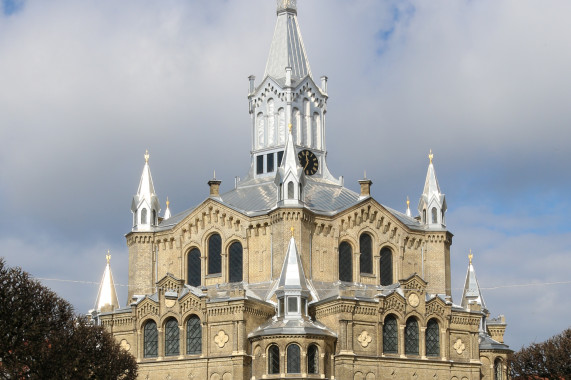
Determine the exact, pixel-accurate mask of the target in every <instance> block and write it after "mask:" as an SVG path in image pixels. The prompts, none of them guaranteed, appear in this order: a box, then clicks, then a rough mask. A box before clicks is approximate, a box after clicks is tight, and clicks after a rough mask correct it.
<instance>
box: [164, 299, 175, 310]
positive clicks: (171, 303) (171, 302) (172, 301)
mask: <svg viewBox="0 0 571 380" xmlns="http://www.w3.org/2000/svg"><path fill="white" fill-rule="evenodd" d="M175 304H176V300H171V299H168V298H167V299H166V300H165V305H166V307H168V308H171V307H173V306H174V305H175Z"/></svg>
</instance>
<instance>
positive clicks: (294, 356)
mask: <svg viewBox="0 0 571 380" xmlns="http://www.w3.org/2000/svg"><path fill="white" fill-rule="evenodd" d="M300 356H301V353H300V349H299V346H298V345H297V344H290V345H289V346H288V347H287V373H301V358H300Z"/></svg>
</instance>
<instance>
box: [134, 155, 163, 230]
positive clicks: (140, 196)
mask: <svg viewBox="0 0 571 380" xmlns="http://www.w3.org/2000/svg"><path fill="white" fill-rule="evenodd" d="M144 157H145V166H143V173H142V174H141V180H140V181H139V188H138V190H137V194H135V195H134V196H133V201H132V202H131V212H132V213H133V231H150V230H151V227H152V226H156V225H157V224H158V222H159V220H158V215H159V212H160V211H161V208H160V204H159V199H158V197H157V195H156V193H155V186H154V184H153V177H152V176H151V168H150V166H149V158H150V155H149V151H148V150H146V151H145V155H144Z"/></svg>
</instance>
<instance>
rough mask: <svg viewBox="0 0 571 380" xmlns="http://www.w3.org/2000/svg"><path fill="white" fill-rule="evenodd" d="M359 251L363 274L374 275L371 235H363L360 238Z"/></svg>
mask: <svg viewBox="0 0 571 380" xmlns="http://www.w3.org/2000/svg"><path fill="white" fill-rule="evenodd" d="M359 250H360V251H361V256H360V259H359V265H360V266H361V273H373V242H372V239H371V235H369V234H361V236H360V237H359Z"/></svg>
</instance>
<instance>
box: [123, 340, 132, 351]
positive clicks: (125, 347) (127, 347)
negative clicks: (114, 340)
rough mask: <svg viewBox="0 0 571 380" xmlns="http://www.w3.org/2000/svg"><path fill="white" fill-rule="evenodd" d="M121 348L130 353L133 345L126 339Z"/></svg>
mask: <svg viewBox="0 0 571 380" xmlns="http://www.w3.org/2000/svg"><path fill="white" fill-rule="evenodd" d="M121 348H122V349H124V350H125V351H129V350H130V349H131V345H130V344H129V342H127V341H126V340H125V339H123V340H121Z"/></svg>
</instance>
